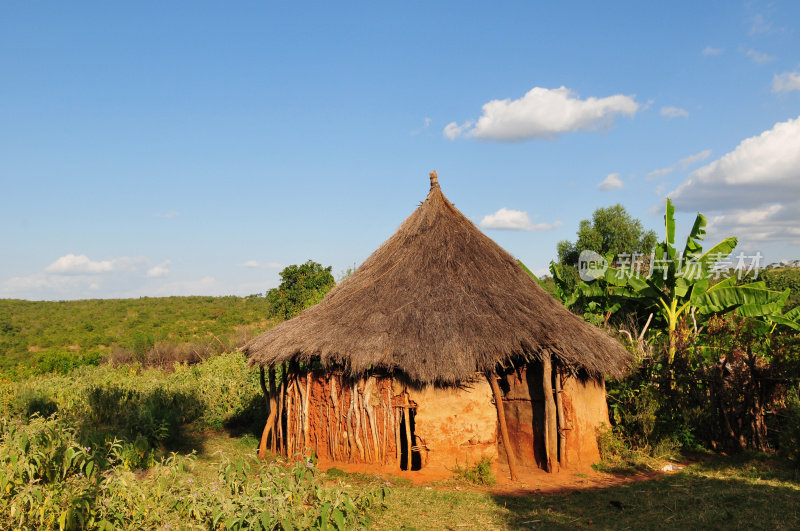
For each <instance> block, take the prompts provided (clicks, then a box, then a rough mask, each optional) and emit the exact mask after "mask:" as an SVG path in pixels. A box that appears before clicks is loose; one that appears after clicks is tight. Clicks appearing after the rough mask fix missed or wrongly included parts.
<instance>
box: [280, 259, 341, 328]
mask: <svg viewBox="0 0 800 531" xmlns="http://www.w3.org/2000/svg"><path fill="white" fill-rule="evenodd" d="M332 269H333V268H332V267H331V266H328V267H323V266H322V265H321V264H318V263H317V262H314V261H312V260H309V261H308V262H306V263H305V264H301V265H290V266H289V267H286V268H285V269H284V270H283V271H281V283H280V285H279V286H278V287H277V288H272V289H271V290H269V291H268V292H267V301H268V302H269V304H270V308H271V311H270V313H271V314H272V315H274V316H279V317H282V318H284V319H291V318H292V317H294V316H295V315H297V314H298V313H300V312H302V311H303V310H305V309H306V308H308V307H309V306H313V305H314V304H316V303H318V302H319V301H321V300H322V298H323V297H324V296H325V294H326V293H328V292H329V291H330V290H331V288H332V287H333V286H334V285H335V284H336V281H335V280H334V278H333V275H332V274H331V270H332Z"/></svg>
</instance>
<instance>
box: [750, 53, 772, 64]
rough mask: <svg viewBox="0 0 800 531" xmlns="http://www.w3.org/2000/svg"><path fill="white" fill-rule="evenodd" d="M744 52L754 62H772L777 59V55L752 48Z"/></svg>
mask: <svg viewBox="0 0 800 531" xmlns="http://www.w3.org/2000/svg"><path fill="white" fill-rule="evenodd" d="M744 54H745V55H746V56H747V57H748V58H749V59H750V60H751V61H753V62H754V63H758V64H764V63H771V62H772V61H774V60H775V59H776V57H774V56H772V55H767V54H765V53H762V52H757V51H755V50H752V49H750V50H747V51H746V52H745V53H744Z"/></svg>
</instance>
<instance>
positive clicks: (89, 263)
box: [45, 253, 147, 275]
mask: <svg viewBox="0 0 800 531" xmlns="http://www.w3.org/2000/svg"><path fill="white" fill-rule="evenodd" d="M146 262H147V259H146V258H131V257H128V256H123V257H120V258H113V259H111V260H91V259H90V258H89V257H88V256H86V255H85V254H78V255H76V254H72V253H70V254H66V255H64V256H62V257H60V258H58V259H57V260H56V261H55V262H53V263H52V264H50V265H49V266H47V267H46V268H45V272H46V273H53V274H57V275H97V274H101V273H111V272H113V271H135V270H136V269H137V268H139V267H140V266H142V265H143V264H145V263H146Z"/></svg>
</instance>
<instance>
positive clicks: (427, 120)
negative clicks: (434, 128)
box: [411, 117, 431, 136]
mask: <svg viewBox="0 0 800 531" xmlns="http://www.w3.org/2000/svg"><path fill="white" fill-rule="evenodd" d="M430 126H431V119H430V118H428V117H425V120H423V122H422V127H420V128H419V129H414V130H413V131H411V135H412V136H413V135H418V134H420V133H421V132H423V131H424V130H425V129H427V128H429V127H430Z"/></svg>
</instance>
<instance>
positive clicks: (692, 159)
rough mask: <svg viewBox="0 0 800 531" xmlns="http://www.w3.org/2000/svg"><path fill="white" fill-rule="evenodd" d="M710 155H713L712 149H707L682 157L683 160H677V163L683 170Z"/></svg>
mask: <svg viewBox="0 0 800 531" xmlns="http://www.w3.org/2000/svg"><path fill="white" fill-rule="evenodd" d="M710 156H711V150H710V149H705V150H703V151H701V152H700V153H695V154H694V155H689V156H688V157H684V158H682V159H681V160H679V161H678V162H676V165H678V166H680V168H681V169H682V170H686V169H689V168H690V167H691V166H694V165H695V164H697V163H698V162H700V161H701V160H705V159H707V158H708V157H710Z"/></svg>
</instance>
